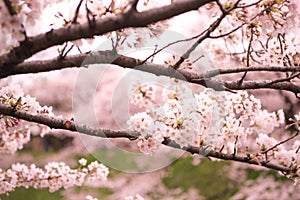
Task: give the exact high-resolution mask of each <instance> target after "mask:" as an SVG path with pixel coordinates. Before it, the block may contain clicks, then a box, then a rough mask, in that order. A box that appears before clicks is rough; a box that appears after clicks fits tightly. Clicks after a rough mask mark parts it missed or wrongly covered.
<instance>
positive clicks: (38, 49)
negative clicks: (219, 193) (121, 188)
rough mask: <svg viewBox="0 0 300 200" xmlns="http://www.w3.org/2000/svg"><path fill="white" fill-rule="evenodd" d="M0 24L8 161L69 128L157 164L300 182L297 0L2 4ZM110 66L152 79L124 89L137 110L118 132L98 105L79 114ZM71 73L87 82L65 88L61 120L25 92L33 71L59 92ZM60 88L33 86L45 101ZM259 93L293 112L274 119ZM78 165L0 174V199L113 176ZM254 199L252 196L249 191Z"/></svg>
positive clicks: (277, 113) (9, 0)
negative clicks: (237, 167) (97, 115)
mask: <svg viewBox="0 0 300 200" xmlns="http://www.w3.org/2000/svg"><path fill="white" fill-rule="evenodd" d="M189 14H191V15H190V16H189ZM0 16H1V17H0V27H1V29H0V40H1V49H0V78H1V89H0V100H1V104H0V116H1V118H0V122H1V123H0V126H1V137H0V148H1V152H3V153H6V154H14V153H15V152H17V151H18V150H21V149H22V148H23V146H24V144H26V143H28V142H29V141H30V138H31V135H32V134H38V135H40V136H41V137H43V136H44V135H45V134H48V132H49V131H50V130H54V129H61V130H67V131H69V132H74V133H80V134H81V135H87V136H88V137H89V139H93V138H96V137H98V138H103V139H105V138H127V139H129V140H130V144H134V145H136V147H137V148H138V149H139V151H140V152H141V153H143V154H145V155H148V156H149V155H150V156H151V155H153V154H155V153H158V154H160V153H161V150H162V148H163V147H164V146H167V147H171V148H172V149H173V150H175V149H177V150H178V149H180V150H181V151H180V152H189V153H191V154H196V155H201V156H204V157H207V158H210V159H211V160H214V161H217V160H231V161H235V162H238V163H244V164H245V165H257V166H261V167H264V168H266V169H268V170H276V171H277V172H279V173H280V174H281V175H282V176H286V177H288V178H290V179H292V180H293V181H294V183H295V184H296V185H297V182H298V180H299V176H300V170H299V168H300V153H299V149H300V140H299V139H298V138H299V137H298V135H299V126H300V114H299V113H297V112H298V110H297V109H298V108H297V102H298V99H299V96H298V94H299V93H300V85H299V75H300V74H299V72H300V68H299V62H300V54H299V52H298V50H299V41H300V38H299V36H298V35H299V34H297V33H298V31H299V12H298V1H297V0H251V1H244V0H198V1H197V0H170V1H156V0H153V1H152V0H131V1H123V0H115V1H114V0H103V1H92V0H69V1H62V0H56V1H29V0H23V1H21V0H3V1H0ZM178 23H179V24H180V26H182V27H184V28H182V29H184V30H181V31H182V33H184V34H186V35H185V37H181V38H180V37H177V36H176V34H173V33H174V32H168V30H171V29H172V28H174V27H176V25H177V30H176V31H178ZM174 35H175V36H174ZM165 36H167V37H165ZM103 41H106V42H103ZM149 41H150V43H149ZM153 41H154V42H153ZM99 44H101V45H100V47H99ZM149 44H150V46H151V48H149ZM96 47H98V48H96ZM146 47H147V48H146ZM95 49H96V50H95ZM149 49H150V50H149ZM128 52H131V53H128ZM132 52H133V53H132ZM141 52H142V53H141ZM108 65H113V66H115V67H117V68H118V69H120V70H121V68H122V69H128V71H129V70H131V71H139V73H140V74H148V75H149V74H152V75H153V76H150V79H144V80H143V78H142V77H143V75H140V74H139V75H135V76H137V77H139V78H140V80H136V79H135V78H132V77H130V78H129V79H126V80H127V82H126V83H125V82H124V83H121V84H123V85H126V84H128V85H130V86H128V88H129V89H128V93H127V94H126V95H125V96H121V97H120V99H125V100H128V102H130V104H131V106H133V107H134V108H135V109H133V110H134V111H132V112H131V111H130V116H128V118H127V119H126V120H125V121H124V120H123V121H122V122H120V125H119V129H118V130H117V129H106V128H103V127H101V126H96V125H94V124H93V123H92V122H91V121H90V118H89V112H88V111H87V110H88V109H89V107H83V108H82V107H80V106H79V105H81V104H85V103H84V102H85V100H86V101H87V102H88V101H89V100H90V99H93V96H91V95H94V94H93V93H90V92H95V91H93V89H95V88H93V86H89V85H88V84H90V83H92V81H93V80H94V79H93V78H92V77H93V76H92V75H95V74H96V76H97V77H98V78H99V77H100V76H101V74H97V71H101V68H104V66H108ZM64 69H70V70H71V71H73V72H76V73H78V78H77V82H76V83H70V82H68V81H66V83H67V84H69V85H71V86H69V87H71V89H72V87H73V86H74V95H73V98H74V99H73V111H74V113H69V114H68V115H67V116H58V115H57V114H55V113H56V110H55V109H52V107H51V105H48V106H41V105H40V103H39V102H38V101H37V100H36V98H34V97H31V96H30V95H28V94H25V93H24V91H23V87H22V86H23V85H26V83H28V80H26V77H27V76H26V75H27V74H31V77H33V76H39V75H40V74H46V76H47V77H48V78H49V80H52V81H53V83H51V84H54V82H55V81H58V80H57V79H56V78H55V72H57V71H62V70H64ZM80 70H81V71H80ZM89 70H90V71H89ZM32 74H33V75H32ZM20 77H22V78H20ZM153 77H155V78H153ZM160 78H161V79H160ZM87 80H89V81H90V82H89V81H87ZM128 80H129V81H128ZM158 80H159V81H158ZM16 82H18V83H19V84H20V85H21V86H20V85H17V84H16ZM128 82H130V83H128ZM51 84H45V85H41V86H38V85H35V84H33V85H32V86H33V87H34V88H36V90H39V91H40V92H43V93H47V90H49V89H50V88H46V87H48V86H49V87H51ZM87 88H88V89H87ZM52 89H53V88H52ZM71 89H70V90H71ZM89 89H91V91H90V90H89ZM83 90H84V92H85V96H84V97H81V96H80V95H82V91H83ZM260 90H263V91H266V90H268V91H269V90H270V91H276V92H278V94H280V97H281V98H282V99H283V101H285V102H286V103H287V104H288V105H286V106H288V108H286V106H285V107H284V106H283V105H282V106H281V109H277V110H273V111H270V110H267V109H266V106H265V105H263V104H262V102H261V100H260V99H259V97H256V96H255V94H256V93H255V92H256V91H260ZM76 91H80V92H81V93H78V94H77V93H76ZM117 92H118V91H116V93H117ZM122 94H123V93H122ZM123 95H124V94H123ZM116 96H118V95H117V94H116ZM82 98H84V100H82ZM115 98H117V97H115ZM125 100H124V101H125ZM91 102H92V103H94V101H93V100H92V101H91ZM112 102H115V100H114V99H113V100H112ZM61 103H62V104H64V103H65V102H64V100H62V102H61ZM66 104H67V103H66ZM86 104H88V103H86ZM112 104H113V106H117V103H112ZM124 104H125V103H124ZM66 106H68V105H66ZM126 106H127V102H126ZM129 107H130V106H128V107H127V108H128V110H130V108H129ZM80 108H82V109H83V110H84V111H80ZM98 109H100V108H98ZM95 112H97V111H95ZM122 112H123V111H120V112H117V113H118V115H119V113H122ZM126 112H127V111H126ZM128 112H129V111H128ZM84 113H88V114H87V115H88V116H87V117H86V116H85V118H84V117H83V115H85V114H84ZM122 114H124V113H122ZM122 114H121V115H122ZM70 116H71V117H70ZM124 116H125V117H126V116H127V115H126V114H124ZM87 118H88V120H86V119H87ZM100 161H101V160H100ZM78 162H79V165H78V166H79V167H78V168H76V169H72V168H71V167H70V166H68V165H67V164H65V163H64V162H50V163H48V164H47V165H45V166H44V167H37V166H36V165H35V164H31V165H29V166H28V165H24V164H21V163H15V164H13V165H12V166H11V167H10V168H9V169H0V179H1V182H0V193H1V194H8V195H9V193H10V192H11V191H14V189H15V188H18V187H26V188H28V187H33V188H36V189H38V188H49V191H56V190H58V189H60V188H68V187H73V186H81V185H82V184H83V183H84V182H85V180H87V179H89V180H102V181H105V180H106V179H107V175H108V173H109V170H108V168H107V167H106V166H105V165H103V164H101V163H99V162H98V161H95V162H92V163H87V161H86V160H85V159H80V160H79V161H78ZM108 167H109V166H108ZM250 185H251V183H250ZM249 187H252V186H249ZM276 187H277V186H276ZM276 187H275V186H274V188H276ZM278 187H279V186H278ZM295 187H297V186H295ZM274 190H275V189H274ZM291 193H292V192H291ZM239 195H243V194H239ZM247 195H248V196H250V195H253V194H247V190H246V189H245V190H244V196H247ZM124 198H125V197H124ZM234 198H236V199H238V198H243V197H242V196H238V195H237V196H235V197H234ZM253 198H254V197H253ZM266 198H267V197H266ZM86 199H94V197H92V196H87V197H86ZM126 199H143V197H141V196H140V195H138V194H136V195H135V196H130V197H126Z"/></svg>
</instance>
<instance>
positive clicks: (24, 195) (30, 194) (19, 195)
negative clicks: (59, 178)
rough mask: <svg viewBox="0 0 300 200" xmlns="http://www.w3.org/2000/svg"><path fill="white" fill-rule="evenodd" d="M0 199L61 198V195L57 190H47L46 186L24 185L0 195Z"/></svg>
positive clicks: (59, 199) (60, 199)
mask: <svg viewBox="0 0 300 200" xmlns="http://www.w3.org/2000/svg"><path fill="white" fill-rule="evenodd" d="M0 199H2V200H20V199H30V200H41V199H42V200H53V199H55V200H62V199H63V196H62V195H61V194H60V192H59V191H57V192H49V190H48V189H47V188H45V189H34V188H32V187H30V188H28V189H26V188H24V187H21V188H16V190H15V191H14V192H11V193H9V195H8V196H7V195H0Z"/></svg>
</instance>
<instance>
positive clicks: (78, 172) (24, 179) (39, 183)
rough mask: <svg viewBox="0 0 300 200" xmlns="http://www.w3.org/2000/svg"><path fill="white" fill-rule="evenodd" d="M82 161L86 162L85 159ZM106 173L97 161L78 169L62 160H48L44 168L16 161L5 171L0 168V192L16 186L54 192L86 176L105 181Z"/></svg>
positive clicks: (77, 184) (104, 168)
mask: <svg viewBox="0 0 300 200" xmlns="http://www.w3.org/2000/svg"><path fill="white" fill-rule="evenodd" d="M82 162H84V164H86V160H81V162H80V163H82ZM108 173H109V171H108V168H107V167H106V166H104V165H103V164H100V163H98V162H97V161H94V162H92V163H90V164H89V165H87V166H85V165H81V166H80V167H79V168H78V169H71V168H70V166H68V165H67V164H65V163H63V162H50V163H48V164H47V165H45V166H44V168H39V167H37V166H36V165H34V164H31V165H30V166H27V165H24V164H20V163H16V164H13V165H12V166H11V168H10V169H7V170H5V171H4V170H3V169H1V168H0V194H8V193H9V192H11V191H14V189H15V188H18V187H25V188H28V187H33V188H36V189H38V188H49V191H50V192H54V191H57V190H59V189H60V188H69V187H72V186H81V185H82V184H83V183H84V181H85V179H86V178H89V179H92V180H101V181H105V180H106V179H107V175H108Z"/></svg>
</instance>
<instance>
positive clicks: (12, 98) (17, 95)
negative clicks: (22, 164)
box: [0, 85, 53, 153]
mask: <svg viewBox="0 0 300 200" xmlns="http://www.w3.org/2000/svg"><path fill="white" fill-rule="evenodd" d="M0 103H1V104H2V105H6V106H11V107H13V108H14V109H15V110H16V111H20V110H21V111H26V112H28V113H30V114H34V115H35V114H47V115H53V113H52V108H51V107H50V108H48V107H47V106H44V107H41V106H40V105H39V103H38V102H37V101H36V100H35V98H32V97H30V96H29V95H26V96H25V95H24V93H23V91H22V89H21V88H20V86H18V85H15V86H10V87H2V88H1V89H0ZM0 128H1V137H0V151H1V152H8V153H15V152H16V151H17V150H18V149H22V148H23V145H24V144H26V143H27V142H29V140H30V134H31V133H32V132H34V131H35V130H37V129H38V134H40V135H41V136H43V135H44V134H46V133H47V132H48V131H49V128H47V127H46V126H42V125H39V124H36V123H30V122H26V121H24V120H21V119H17V118H14V117H10V116H6V115H0Z"/></svg>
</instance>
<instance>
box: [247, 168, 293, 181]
mask: <svg viewBox="0 0 300 200" xmlns="http://www.w3.org/2000/svg"><path fill="white" fill-rule="evenodd" d="M246 173H247V179H248V180H256V179H257V178H258V177H259V176H272V177H273V178H274V180H275V181H289V179H288V178H287V177H285V176H281V175H280V174H278V172H276V171H274V170H269V171H260V170H255V169H247V170H246Z"/></svg>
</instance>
